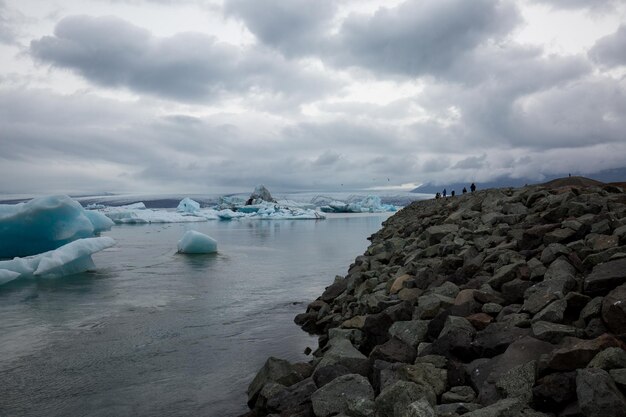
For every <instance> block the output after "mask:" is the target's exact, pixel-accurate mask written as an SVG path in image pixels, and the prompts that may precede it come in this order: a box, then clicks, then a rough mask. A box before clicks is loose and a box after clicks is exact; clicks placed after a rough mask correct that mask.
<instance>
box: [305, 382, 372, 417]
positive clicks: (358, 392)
mask: <svg viewBox="0 0 626 417" xmlns="http://www.w3.org/2000/svg"><path fill="white" fill-rule="evenodd" d="M373 400H374V389H373V388H372V386H371V385H370V383H369V381H368V380H367V378H365V377H363V376H361V375H356V374H348V375H343V376H340V377H339V378H335V379H334V380H333V381H331V382H329V383H328V384H326V385H324V386H323V387H322V388H320V389H318V390H317V391H315V392H314V393H313V395H312V396H311V402H312V403H313V410H314V412H315V415H316V416H317V417H327V416H332V415H337V414H340V413H346V412H355V411H356V410H358V409H360V408H363V407H367V402H368V401H369V402H372V401H373ZM371 405H373V403H372V404H371Z"/></svg>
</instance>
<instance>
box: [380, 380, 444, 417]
mask: <svg viewBox="0 0 626 417" xmlns="http://www.w3.org/2000/svg"><path fill="white" fill-rule="evenodd" d="M428 390H429V388H428V387H424V386H420V385H417V384H415V383H413V382H408V381H397V382H396V383H395V384H393V385H390V386H388V387H387V388H385V389H384V390H383V391H382V392H381V393H380V395H379V396H378V397H376V416H378V417H400V416H402V414H403V413H405V411H406V409H407V408H408V407H409V405H410V404H412V403H414V402H415V401H419V400H421V399H426V400H428V401H429V402H430V400H431V399H432V398H433V394H432V391H431V392H428ZM431 405H432V403H431Z"/></svg>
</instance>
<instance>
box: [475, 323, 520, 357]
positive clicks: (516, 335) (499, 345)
mask: <svg viewBox="0 0 626 417" xmlns="http://www.w3.org/2000/svg"><path fill="white" fill-rule="evenodd" d="M529 334H530V330H529V329H522V328H519V327H515V326H513V325H510V324H507V323H491V324H490V325H489V326H487V327H486V328H485V330H481V331H480V332H478V333H476V337H475V339H474V342H473V343H472V346H473V347H474V349H476V352H477V354H478V355H479V356H482V357H487V358H490V357H493V356H495V355H499V354H500V353H503V352H504V351H505V350H506V349H507V348H508V347H509V345H510V344H511V343H513V342H515V341H516V340H519V339H521V338H523V337H525V336H528V335H529Z"/></svg>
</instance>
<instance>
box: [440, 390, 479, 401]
mask: <svg viewBox="0 0 626 417" xmlns="http://www.w3.org/2000/svg"><path fill="white" fill-rule="evenodd" d="M475 399H476V393H475V392H474V390H473V389H472V387H469V386H467V385H462V386H458V387H452V388H450V391H448V392H444V393H443V395H442V396H441V403H442V404H451V403H471V402H473V401H474V400H475Z"/></svg>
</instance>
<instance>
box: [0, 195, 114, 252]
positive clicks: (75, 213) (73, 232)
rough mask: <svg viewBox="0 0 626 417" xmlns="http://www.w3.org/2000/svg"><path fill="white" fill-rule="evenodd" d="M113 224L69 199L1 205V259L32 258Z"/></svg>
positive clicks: (51, 198)
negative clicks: (31, 256)
mask: <svg viewBox="0 0 626 417" xmlns="http://www.w3.org/2000/svg"><path fill="white" fill-rule="evenodd" d="M113 224H114V223H113V222H112V221H111V220H110V219H108V218H107V217H105V216H104V215H102V214H101V213H98V212H93V211H88V210H85V209H84V208H83V206H81V205H80V203H78V202H77V201H74V200H72V199H71V198H70V197H68V196H64V195H60V196H48V197H39V198H35V199H32V200H30V201H29V202H27V203H19V204H10V205H9V204H0V258H12V257H14V256H30V255H35V254H38V253H42V252H46V251H50V250H53V249H57V248H59V247H61V246H63V245H65V244H67V243H69V242H72V241H74V240H77V239H82V238H88V237H93V236H95V235H96V234H98V233H100V232H101V231H104V230H109V229H110V228H111V226H113Z"/></svg>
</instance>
